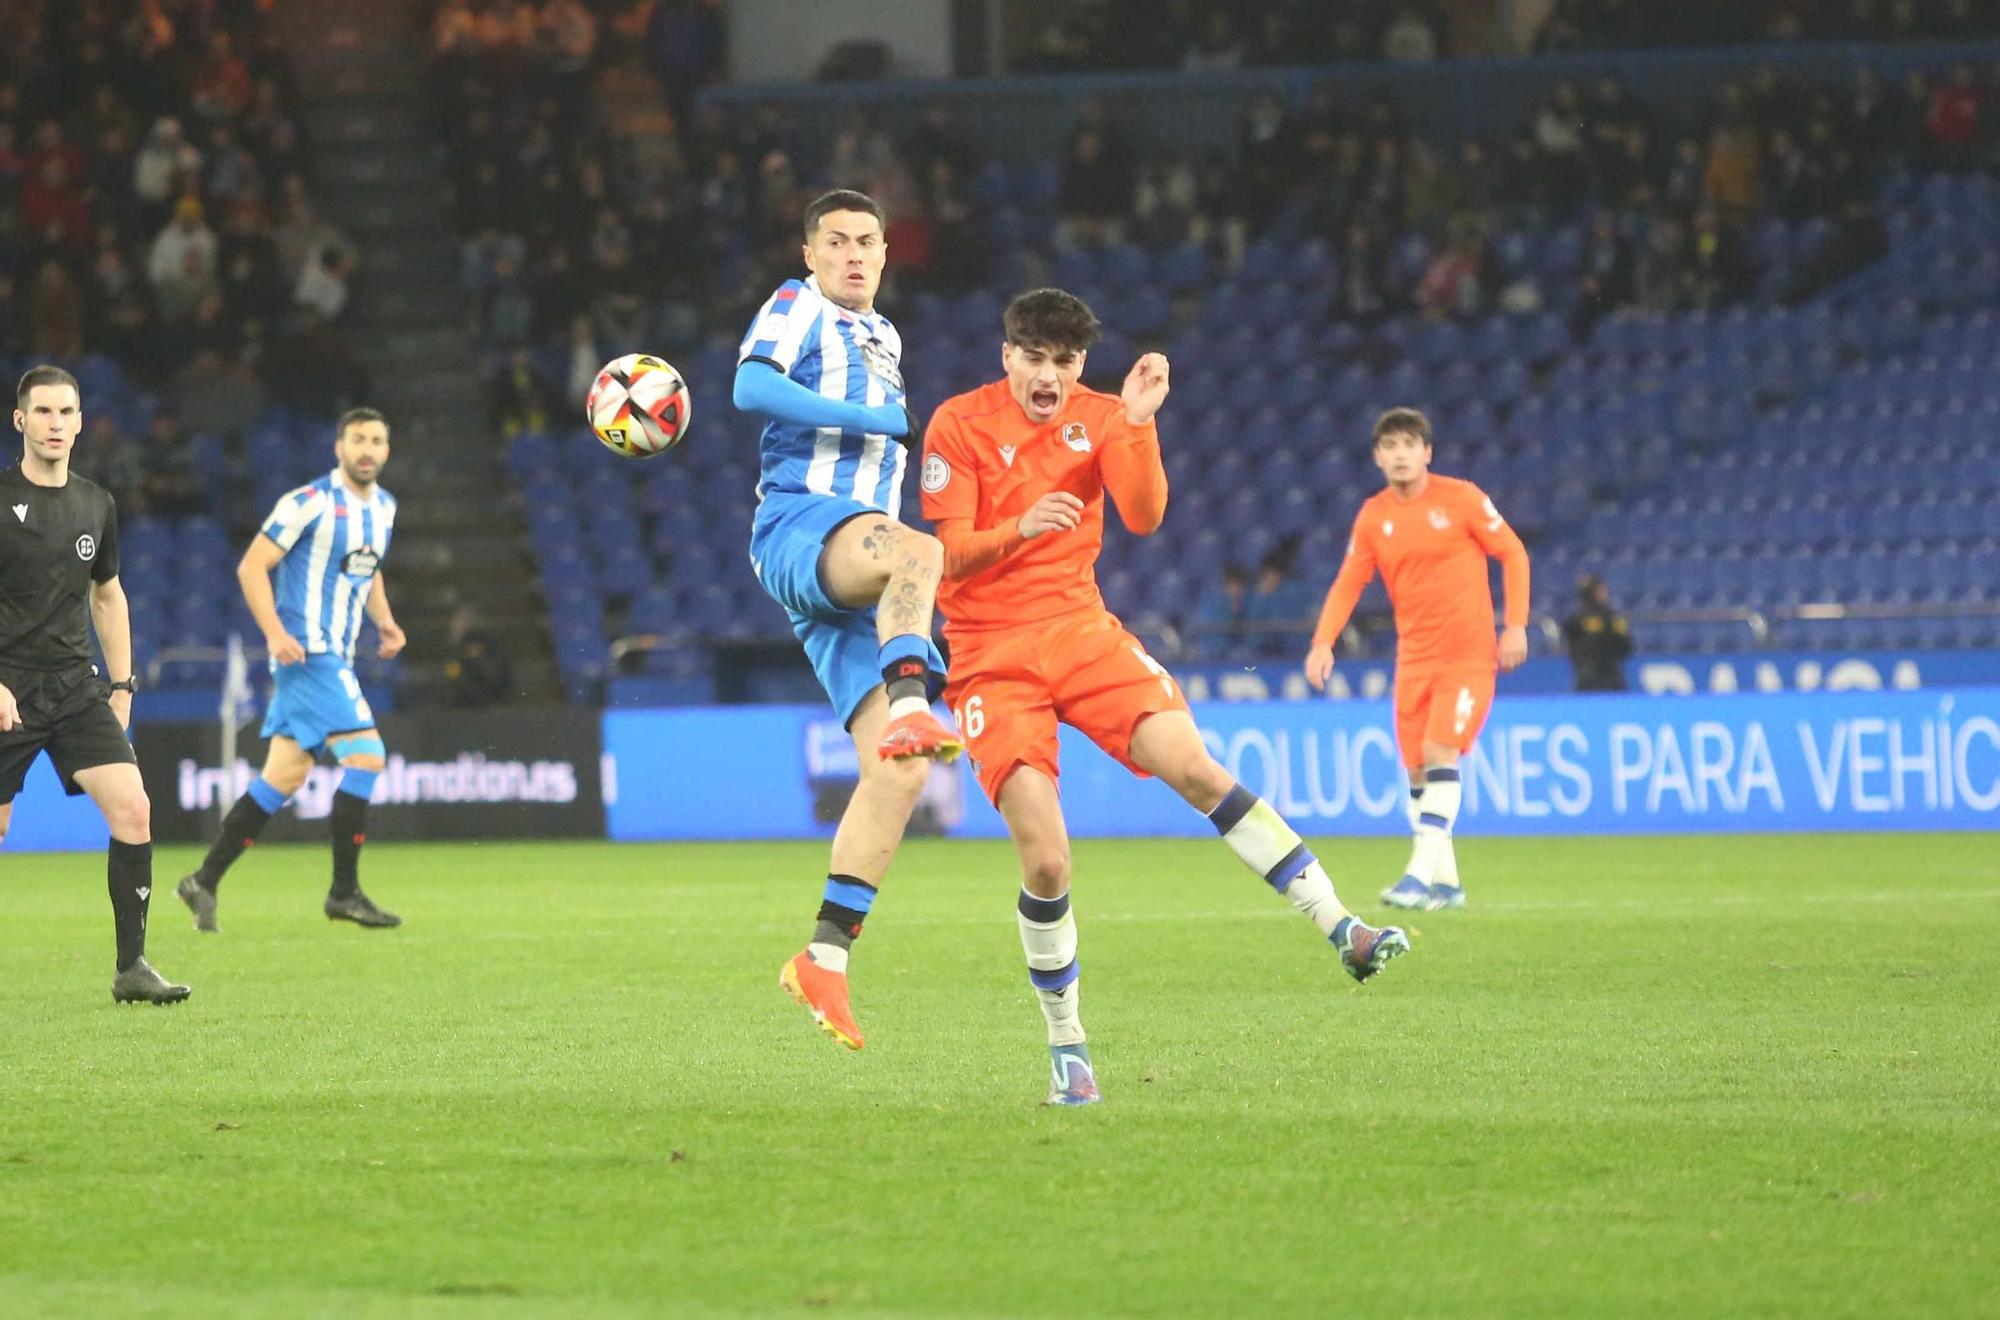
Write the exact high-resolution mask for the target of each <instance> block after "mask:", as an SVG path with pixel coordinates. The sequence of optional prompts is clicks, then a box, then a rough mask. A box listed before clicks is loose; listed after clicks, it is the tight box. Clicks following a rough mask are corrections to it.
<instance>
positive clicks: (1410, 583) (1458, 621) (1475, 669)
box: [1306, 408, 1528, 909]
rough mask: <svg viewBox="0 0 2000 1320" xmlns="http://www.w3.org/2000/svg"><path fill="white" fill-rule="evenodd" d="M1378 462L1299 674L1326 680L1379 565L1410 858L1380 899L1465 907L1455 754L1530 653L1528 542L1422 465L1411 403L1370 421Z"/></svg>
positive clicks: (1475, 498) (1465, 486)
mask: <svg viewBox="0 0 2000 1320" xmlns="http://www.w3.org/2000/svg"><path fill="white" fill-rule="evenodd" d="M1375 466H1377V467H1379V468H1381V469H1382V475H1383V476H1385V477H1387V478H1388V481H1389V485H1388V489H1386V490H1383V491H1380V492H1378V493H1377V494H1375V495H1372V496H1370V497H1369V498H1368V500H1367V502H1366V503H1364V504H1363V505H1362V506H1361V512H1360V513H1358V514H1356V515H1355V518H1354V534H1353V536H1352V537H1351V538H1350V539H1349V541H1348V543H1347V558H1346V559H1345V560H1344V561H1343V562H1342V563H1341V566H1340V575H1339V576H1338V577H1336V578H1334V580H1333V588H1332V589H1331V590H1330V591H1328V592H1327V594H1326V606H1325V608H1323V609H1322V610H1321V611H1320V616H1319V626H1318V627H1316V628H1314V629H1313V638H1312V650H1310V651H1309V652H1307V653H1306V679H1307V680H1308V681H1309V682H1311V684H1312V685H1313V686H1314V687H1316V688H1324V687H1325V686H1326V680H1327V679H1328V678H1329V677H1330V676H1331V675H1332V673H1333V642H1334V639H1335V638H1337V637H1339V636H1340V633H1341V630H1342V629H1344V628H1346V627H1347V620H1348V617H1349V616H1350V615H1352V614H1353V613H1354V604H1355V602H1356V601H1358V600H1360V599H1361V592H1362V589H1363V588H1364V587H1366V586H1367V585H1368V580H1369V579H1370V578H1372V577H1374V576H1375V573H1376V570H1377V569H1380V570H1381V573H1382V583H1383V585H1384V586H1386V587H1387V588H1388V589H1389V603H1390V605H1391V606H1392V607H1393V608H1394V609H1395V612H1396V742H1397V745H1398V746H1400V747H1401V748H1402V750H1403V764H1404V765H1405V766H1407V767H1408V768H1409V772H1410V828H1411V830H1412V831H1413V832H1414V834H1415V836H1416V840H1415V844H1414V846H1413V847H1412V848H1411V851H1410V864H1409V867H1408V868H1407V869H1406V870H1405V871H1404V873H1403V878H1402V879H1401V880H1399V881H1397V882H1396V884H1395V885H1394V886H1392V887H1391V888H1390V889H1388V890H1387V891H1386V892H1384V893H1383V895H1382V901H1383V902H1384V903H1387V904H1388V905H1389V906H1390V907H1401V908H1419V907H1420V908H1431V909H1436V908H1450V907H1463V906H1464V905H1465V889H1464V886H1462V885H1461V884H1460V883H1459V879H1458V858H1457V856H1456V855H1455V854H1454V853H1453V852H1452V846H1451V827H1452V824H1453V822H1454V821H1456V820H1457V819H1458V802H1459V788H1460V785H1459V778H1458V759H1459V757H1460V756H1462V755H1463V754H1465V753H1466V752H1469V751H1471V750H1472V743H1473V740H1474V739H1475V738H1477V737H1478V736H1479V728H1480V726H1481V725H1483V724H1485V723H1486V716H1487V713H1488V712H1489V711H1490V710H1491V709H1492V707H1493V679H1494V671H1495V670H1496V669H1512V668H1514V667H1515V666H1516V665H1518V664H1520V663H1521V662H1522V661H1523V660H1525V659H1527V657H1528V626H1527V625H1528V550H1527V547H1526V546H1524V545H1522V544H1521V538H1520V537H1518V536H1516V535H1515V534H1514V529H1513V528H1511V527H1509V526H1508V525H1507V520H1506V519H1504V518H1502V517H1501V516H1500V511H1499V510H1498V509H1496V508H1494V507H1493V501H1492V500H1490V499H1488V498H1486V493H1485V492H1484V491H1482V490H1480V489H1479V487H1477V486H1475V485H1473V484H1472V483H1471V482H1469V481H1460V480H1458V479H1457V478H1455V477H1441V476H1437V475H1434V474H1433V473H1432V472H1431V470H1430V466H1431V424H1430V421H1429V419H1427V418H1426V417H1425V416H1424V415H1423V414H1422V413H1420V412H1418V411H1417V410H1416V409H1415V408H1391V409H1390V410H1389V411H1388V412H1385V413H1383V414H1382V416H1381V418H1380V419H1379V420H1377V421H1376V423H1375ZM1489 556H1490V557H1492V558H1494V559H1498V560H1499V561H1500V566H1501V572H1502V585H1503V587H1504V589H1505V592H1506V597H1507V626H1506V627H1505V628H1502V629H1501V630H1500V640H1499V643H1498V645H1497V646H1496V645H1495V643H1494V640H1493V590H1492V587H1491V586H1490V585H1488V582H1487V577H1486V560H1487V558H1488V557H1489Z"/></svg>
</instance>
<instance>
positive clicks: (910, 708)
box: [889, 697, 931, 720]
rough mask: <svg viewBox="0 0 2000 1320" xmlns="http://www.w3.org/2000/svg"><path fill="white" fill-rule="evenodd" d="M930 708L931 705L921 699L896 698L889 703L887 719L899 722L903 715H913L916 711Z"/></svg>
mask: <svg viewBox="0 0 2000 1320" xmlns="http://www.w3.org/2000/svg"><path fill="white" fill-rule="evenodd" d="M930 708H931V703H930V702H928V701H925V700H924V699H923V698H922V697H898V698H896V700H894V701H892V702H890V703H889V718H890V719H892V720H900V719H902V718H903V717H904V716H905V715H915V714H916V713H917V712H918V711H925V710H929V709H930Z"/></svg>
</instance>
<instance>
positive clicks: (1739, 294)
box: [1688, 206, 1751, 310]
mask: <svg viewBox="0 0 2000 1320" xmlns="http://www.w3.org/2000/svg"><path fill="white" fill-rule="evenodd" d="M1750 291H1751V282H1750V255H1749V253H1748V252H1747V251H1746V250H1745V249H1744V246H1743V238H1742V236H1741V235H1740V234H1739V233H1738V232H1737V230H1736V227H1735V226H1734V225H1731V224H1729V223H1727V222H1726V221H1724V220H1723V218H1722V214H1721V212H1719V211H1717V210H1716V209H1715V208H1714V207H1712V206H1704V207H1703V208H1702V209H1701V210H1699V211H1697V212H1696V213H1695V217H1694V233H1693V236H1692V238H1691V240H1690V243H1689V249H1688V294H1689V301H1690V302H1691V303H1692V305H1693V306H1696V307H1703V308H1708V309H1710V310H1713V309H1715V308H1717V307H1726V306H1728V305H1729V304H1731V303H1734V302H1739V301H1741V300H1742V299H1743V298H1745V297H1747V296H1749V294H1750Z"/></svg>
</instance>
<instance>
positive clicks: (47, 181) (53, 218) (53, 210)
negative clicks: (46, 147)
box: [20, 154, 90, 252]
mask: <svg viewBox="0 0 2000 1320" xmlns="http://www.w3.org/2000/svg"><path fill="white" fill-rule="evenodd" d="M40 159H41V163H40V165H39V167H37V168H36V169H35V171H34V173H33V174H31V175H30V176H29V177H28V178H27V180H25V181H24V183H23V184H22V187H21V203H20V208H21V226H22V228H23V229H24V230H26V231H27V235H28V238H29V240H30V241H32V242H33V243H35V244H36V245H37V246H38V247H41V248H43V249H68V250H70V251H72V252H76V251H81V250H82V249H83V248H84V247H86V246H87V245H88V244H89V242H90V199H89V198H88V197H87V196H85V194H84V192H83V189H82V187H81V186H80V185H81V183H82V180H81V179H79V178H77V176H75V175H73V174H71V173H70V167H69V165H68V164H67V163H65V157H64V156H62V155H59V154H50V155H44V156H42V157H41V158H40Z"/></svg>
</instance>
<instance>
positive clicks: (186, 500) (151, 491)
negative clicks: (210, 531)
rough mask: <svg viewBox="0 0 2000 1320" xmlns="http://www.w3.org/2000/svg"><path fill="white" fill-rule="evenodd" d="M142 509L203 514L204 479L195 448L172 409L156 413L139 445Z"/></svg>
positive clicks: (158, 512)
mask: <svg viewBox="0 0 2000 1320" xmlns="http://www.w3.org/2000/svg"><path fill="white" fill-rule="evenodd" d="M139 455H140V469H141V473H142V475H141V476H140V478H139V499H138V504H139V507H140V508H141V509H142V510H144V511H145V512H147V513H154V514H164V515H166V516H168V517H177V516H179V515H182V514H192V513H200V512H202V492H201V480H200V478H199V477H198V476H197V475H196V474H195V470H194V449H193V445H192V444H191V443H190V441H189V439H188V436H187V435H186V433H185V432H183V431H182V430H181V426H180V419H179V417H177V416H176V415H175V413H174V410H173V409H171V408H166V407H162V408H159V409H156V410H155V411H154V413H153V418H152V421H151V422H150V423H149V424H148V426H147V429H146V438H145V441H144V442H143V443H142V444H141V445H140V446H139Z"/></svg>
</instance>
